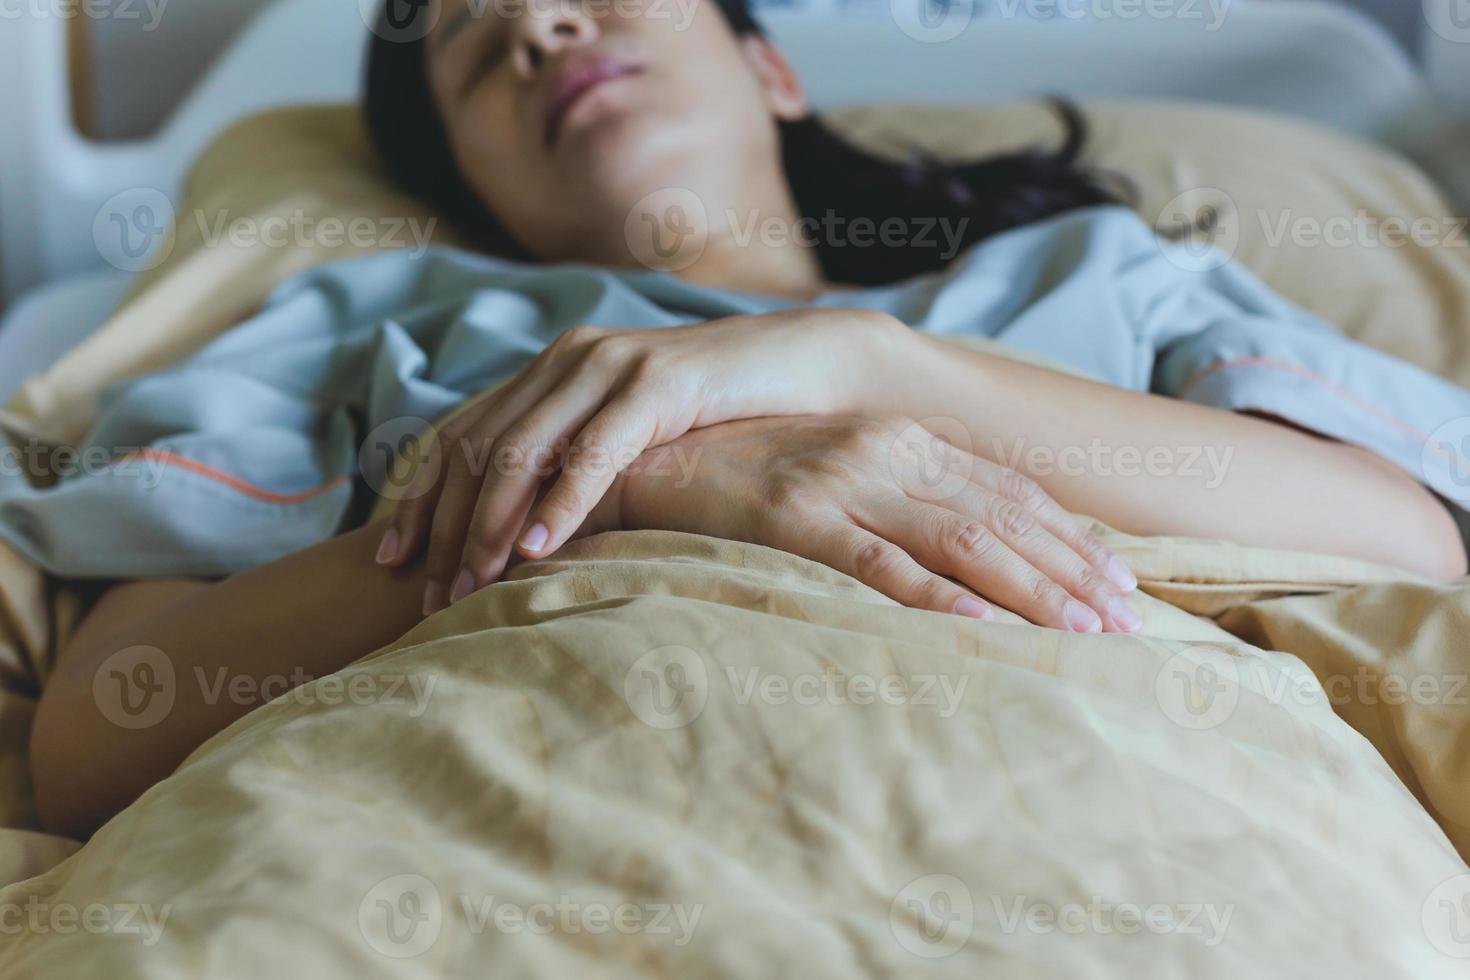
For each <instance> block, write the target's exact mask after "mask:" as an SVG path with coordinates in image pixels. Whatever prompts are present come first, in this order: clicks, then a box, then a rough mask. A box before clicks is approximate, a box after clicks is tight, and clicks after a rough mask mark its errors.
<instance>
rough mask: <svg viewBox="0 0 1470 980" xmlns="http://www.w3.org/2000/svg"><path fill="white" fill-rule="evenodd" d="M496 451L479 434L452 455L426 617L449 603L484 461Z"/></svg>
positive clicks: (433, 533)
mask: <svg viewBox="0 0 1470 980" xmlns="http://www.w3.org/2000/svg"><path fill="white" fill-rule="evenodd" d="M493 451H494V437H493V435H492V434H490V433H488V432H481V431H478V430H477V431H476V432H475V433H474V434H473V435H472V436H471V435H466V436H465V437H463V438H462V439H461V440H460V443H459V445H458V446H457V447H456V448H455V451H453V452H451V453H450V454H449V468H448V472H447V473H446V474H445V477H444V484H443V488H442V490H441V493H440V497H439V503H438V506H437V507H436V508H435V509H434V514H433V518H432V524H431V526H430V529H429V542H428V557H427V559H426V563H425V571H424V573H425V577H426V579H427V582H426V584H425V586H424V615H426V616H427V615H430V614H432V613H435V612H438V611H439V610H440V609H443V608H444V607H445V606H447V605H448V604H449V596H450V592H451V590H452V589H453V588H454V587H455V584H456V583H455V578H456V576H457V574H458V571H459V566H460V556H461V555H462V554H463V553H464V542H465V535H466V534H468V533H469V527H470V522H471V521H472V520H473V519H474V513H475V504H476V502H477V501H478V500H479V497H480V491H481V488H482V484H483V482H484V471H483V470H482V469H481V466H483V465H484V464H483V463H482V462H480V461H481V460H483V459H484V458H486V456H488V454H489V453H491V452H493Z"/></svg>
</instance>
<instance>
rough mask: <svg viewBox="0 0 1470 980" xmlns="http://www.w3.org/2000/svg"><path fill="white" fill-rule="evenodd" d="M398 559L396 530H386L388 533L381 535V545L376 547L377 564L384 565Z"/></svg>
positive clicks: (392, 528) (391, 528)
mask: <svg viewBox="0 0 1470 980" xmlns="http://www.w3.org/2000/svg"><path fill="white" fill-rule="evenodd" d="M397 557H398V528H396V527H390V528H388V533H387V534H385V535H383V543H382V544H380V545H378V564H379V565H386V564H388V563H389V562H391V561H392V560H393V559H394V558H397Z"/></svg>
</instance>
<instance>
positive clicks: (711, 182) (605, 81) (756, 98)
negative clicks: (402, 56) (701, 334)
mask: <svg viewBox="0 0 1470 980" xmlns="http://www.w3.org/2000/svg"><path fill="white" fill-rule="evenodd" d="M439 2H440V3H442V4H443V7H442V9H441V10H440V11H439V16H438V17H437V20H436V21H435V27H434V29H433V30H432V31H431V32H430V34H429V36H428V37H427V38H426V40H425V42H424V43H425V45H426V46H427V47H426V60H427V64H428V71H429V82H430V87H431V89H432V91H433V94H434V98H435V101H436V103H437V104H438V106H439V111H440V113H441V114H442V116H443V119H444V125H445V128H446V130H447V131H448V134H449V140H450V144H451V147H452V149H453V152H454V155H455V158H456V160H457V161H458V163H459V166H460V169H461V171H462V172H463V173H464V175H465V177H466V179H467V180H468V181H469V184H470V186H471V187H472V188H473V189H474V190H475V192H476V193H477V194H478V196H479V197H480V199H481V200H482V201H483V202H484V203H485V204H486V205H487V206H488V207H489V209H490V211H491V212H492V213H493V214H494V215H495V217H496V218H497V219H498V220H499V221H500V223H501V224H502V225H504V226H505V228H506V230H507V231H508V232H510V234H511V236H512V237H513V238H514V239H516V240H517V241H518V242H520V243H521V245H522V246H523V247H524V248H525V249H526V250H527V251H528V252H529V253H530V254H531V255H532V256H533V257H535V258H537V259H541V260H544V261H556V260H576V261H587V262H606V263H613V264H622V263H623V262H626V261H627V260H628V245H627V244H626V242H625V241H624V225H625V221H626V220H627V219H628V216H629V215H630V213H632V211H633V210H634V208H635V206H636V205H638V202H640V201H641V200H643V199H644V198H646V197H647V196H648V195H650V194H653V193H655V192H658V191H663V190H665V189H668V188H682V189H684V190H687V191H692V192H693V193H694V194H696V195H698V196H699V199H700V200H701V201H702V202H703V203H704V204H705V205H706V206H707V207H708V208H709V209H711V211H713V210H714V209H720V210H721V211H723V210H724V209H726V208H736V207H742V206H746V207H760V206H761V205H762V203H763V199H762V196H763V195H765V194H767V192H768V190H769V185H770V182H771V181H772V180H773V179H775V180H778V181H784V178H783V177H782V174H781V162H780V147H779V140H778V135H777V126H776V122H777V120H778V119H789V118H797V117H799V116H801V115H803V114H804V113H805V112H806V103H805V97H804V95H803V93H802V91H801V87H800V84H799V83H798V82H797V80H796V78H795V76H794V74H793V73H792V72H791V70H790V67H789V66H788V65H787V64H786V62H785V61H784V59H782V57H781V55H780V54H779V53H778V52H777V51H776V50H775V49H774V48H773V47H772V46H771V45H770V44H769V43H767V42H766V41H764V40H763V39H761V38H759V37H755V36H750V37H746V38H737V37H736V36H735V34H734V32H733V31H732V30H731V29H730V27H729V25H728V23H727V22H726V21H725V19H724V16H723V15H722V14H721V13H720V10H719V8H718V7H717V6H716V5H715V4H714V3H713V2H712V0H439ZM781 186H783V187H784V183H782V184H781Z"/></svg>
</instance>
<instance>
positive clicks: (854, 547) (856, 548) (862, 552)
mask: <svg viewBox="0 0 1470 980" xmlns="http://www.w3.org/2000/svg"><path fill="white" fill-rule="evenodd" d="M802 552H803V553H805V554H806V556H807V557H809V558H811V559H812V560H813V561H819V562H821V563H822V564H824V565H827V566H829V567H831V568H835V569H837V570H838V571H839V572H844V573H846V574H848V575H851V576H852V577H853V578H855V579H857V580H858V581H859V582H862V583H863V584H864V585H866V586H868V587H869V588H871V589H874V590H876V591H878V592H881V593H883V594H884V595H886V596H888V598H890V599H893V600H894V601H896V602H900V603H902V604H903V605H905V606H908V607H910V608H912V609H930V610H933V611H934V612H944V613H952V614H956V615H960V616H968V617H970V618H971V619H985V620H990V619H994V618H995V610H994V609H992V608H991V606H990V603H988V602H986V601H985V600H984V599H981V598H980V597H979V596H977V595H975V594H974V593H972V592H970V591H969V590H967V589H964V588H962V587H960V586H958V585H956V584H955V583H953V582H951V581H949V580H948V579H946V578H944V577H942V576H939V575H935V574H934V573H933V572H931V571H929V570H928V569H926V568H924V567H923V566H921V565H920V564H919V563H918V562H916V561H914V560H913V558H911V557H909V555H908V554H907V553H906V552H905V551H904V549H902V548H900V547H899V546H897V545H896V544H894V543H893V542H891V541H887V540H885V539H883V538H882V537H879V536H878V535H876V534H874V533H872V532H871V531H868V530H866V529H864V528H861V527H858V526H857V525H855V524H846V525H843V526H840V527H839V528H837V529H835V530H833V531H831V532H829V533H827V534H818V535H815V536H814V537H810V538H807V539H806V542H805V546H804V547H803V548H802Z"/></svg>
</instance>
